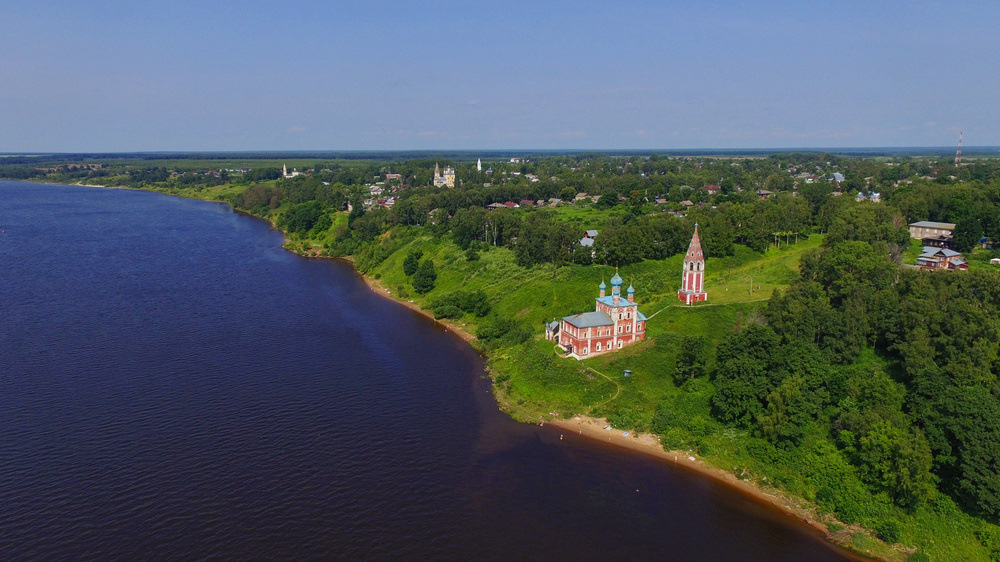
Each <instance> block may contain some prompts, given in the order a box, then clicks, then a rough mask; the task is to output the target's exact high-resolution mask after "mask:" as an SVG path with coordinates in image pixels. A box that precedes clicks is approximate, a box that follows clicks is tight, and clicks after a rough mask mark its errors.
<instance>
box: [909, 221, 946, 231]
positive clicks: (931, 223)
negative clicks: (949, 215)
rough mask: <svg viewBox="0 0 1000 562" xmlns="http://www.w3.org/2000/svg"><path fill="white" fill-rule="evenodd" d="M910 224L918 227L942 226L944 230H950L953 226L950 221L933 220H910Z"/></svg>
mask: <svg viewBox="0 0 1000 562" xmlns="http://www.w3.org/2000/svg"><path fill="white" fill-rule="evenodd" d="M910 226H916V227H920V228H944V229H946V230H952V229H954V228H955V224H954V223H950V222H934V221H918V222H911V223H910Z"/></svg>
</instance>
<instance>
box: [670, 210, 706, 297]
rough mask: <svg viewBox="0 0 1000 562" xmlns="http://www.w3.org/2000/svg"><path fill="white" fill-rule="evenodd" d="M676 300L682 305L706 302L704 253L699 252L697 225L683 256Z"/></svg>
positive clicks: (699, 241)
mask: <svg viewBox="0 0 1000 562" xmlns="http://www.w3.org/2000/svg"><path fill="white" fill-rule="evenodd" d="M677 298H678V299H679V300H681V301H683V302H684V304H694V303H696V302H701V301H705V300H708V293H706V292H705V253H704V252H702V250H701V239H700V238H698V225H697V224H695V225H694V236H692V237H691V244H690V245H689V246H688V251H687V254H685V255H684V270H683V272H682V277H681V288H680V290H679V291H677Z"/></svg>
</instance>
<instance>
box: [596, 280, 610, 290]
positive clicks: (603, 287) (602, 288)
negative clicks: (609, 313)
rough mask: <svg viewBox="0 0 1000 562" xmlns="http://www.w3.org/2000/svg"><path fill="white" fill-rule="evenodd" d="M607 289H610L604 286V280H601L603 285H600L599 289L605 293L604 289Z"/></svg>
mask: <svg viewBox="0 0 1000 562" xmlns="http://www.w3.org/2000/svg"><path fill="white" fill-rule="evenodd" d="M607 288H608V286H607V285H605V284H604V280H603V279H601V285H600V286H599V287H598V289H600V290H602V291H603V290H604V289H607Z"/></svg>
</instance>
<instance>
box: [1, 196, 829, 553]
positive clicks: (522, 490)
mask: <svg viewBox="0 0 1000 562" xmlns="http://www.w3.org/2000/svg"><path fill="white" fill-rule="evenodd" d="M0 228H2V230H3V232H2V234H0V558H3V559H15V560H21V559H40V560H48V559H84V558H86V559H102V560H103V559H149V558H170V559H184V560H192V559H202V558H226V559H245V558H254V559H258V558H266V559H277V558H347V559H357V558H365V559H386V558H404V559H428V558H429V559H469V558H490V559H548V560H552V559H556V560H568V559H574V560H579V559H604V560H607V559H625V558H639V559H678V560H680V559H685V560H692V559H696V560H706V559H711V560H725V559H731V560H753V559H757V560H803V559H809V560H835V559H840V558H841V555H840V554H838V553H836V552H834V551H833V550H832V549H831V548H830V547H828V546H827V545H825V544H824V543H823V542H822V541H821V540H820V539H818V538H817V537H815V536H814V535H813V534H811V533H810V532H809V531H808V530H806V529H804V528H803V527H801V526H800V525H798V524H797V523H796V522H795V521H794V520H792V519H791V518H789V517H786V516H784V515H781V514H776V513H774V512H772V511H770V510H768V509H766V508H765V507H762V506H760V505H758V504H756V503H754V502H753V501H751V500H749V499H747V498H744V497H743V496H741V495H739V494H737V493H734V492H732V491H730V490H728V489H726V488H724V487H722V486H720V485H718V484H714V483H712V482H708V481H705V480H704V479H701V478H699V477H697V476H696V475H692V474H689V473H687V472H684V471H683V470H679V469H677V468H675V467H672V466H668V465H664V464H663V463H660V462H656V461H655V460H653V459H650V458H648V457H644V456H642V455H638V454H633V453H628V452H623V451H620V450H612V449H609V448H606V447H605V446H603V445H601V444H598V443H593V442H589V441H585V440H582V439H579V438H575V437H573V436H570V435H567V438H566V439H565V440H563V441H560V440H559V436H558V430H555V431H553V430H552V429H550V428H539V427H536V426H525V425H519V424H516V423H514V422H512V421H510V420H509V419H508V418H506V417H505V416H504V415H503V414H501V413H500V412H498V411H497V410H496V406H495V405H494V403H493V402H492V399H491V397H490V394H489V385H488V384H487V382H486V381H485V380H484V379H483V376H484V372H483V364H482V362H481V360H480V358H479V357H478V356H477V355H476V354H475V353H474V352H473V351H472V350H471V349H470V348H469V347H468V346H467V345H466V344H464V343H463V342H462V341H461V340H459V339H458V338H456V337H454V336H453V335H452V334H449V333H448V332H446V331H444V330H442V329H440V328H439V327H437V326H436V325H435V324H433V323H432V322H430V321H428V320H426V319H425V318H423V317H421V316H419V315H417V314H414V313H413V312H411V311H409V310H407V309H405V308H403V307H401V306H399V305H397V304H395V303H392V302H390V301H388V300H386V299H383V298H380V297H378V296H376V295H375V294H373V293H372V292H370V291H369V290H368V289H367V288H366V286H365V285H364V284H363V283H362V282H361V281H360V280H359V279H358V278H357V276H356V275H355V274H354V272H353V271H352V270H351V269H350V267H349V266H347V265H344V264H341V263H337V262H332V261H318V260H313V261H310V260H305V259H302V258H299V257H297V256H295V255H293V254H290V253H288V252H286V251H284V250H282V249H281V247H280V244H281V241H282V237H281V234H280V233H277V232H275V231H273V230H271V229H270V228H269V226H268V225H267V224H266V223H264V222H262V221H259V220H255V219H252V218H248V217H245V216H241V215H239V214H236V213H233V212H232V211H230V210H229V209H228V208H227V207H225V206H223V205H219V204H213V203H205V202H197V201H189V200H184V199H178V198H173V197H168V196H163V195H157V194H153V193H144V192H133V191H123V190H105V189H97V188H84V187H68V186H48V185H33V184H24V183H17V182H0Z"/></svg>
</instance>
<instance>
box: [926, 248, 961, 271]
mask: <svg viewBox="0 0 1000 562" xmlns="http://www.w3.org/2000/svg"><path fill="white" fill-rule="evenodd" d="M917 267H919V268H920V269H923V270H940V269H950V270H956V269H958V270H962V271H965V270H967V269H969V264H967V263H965V259H964V258H962V254H960V253H958V252H956V251H955V250H949V249H948V248H935V247H933V246H924V253H922V254H920V256H918V257H917Z"/></svg>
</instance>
